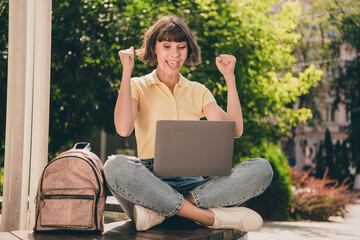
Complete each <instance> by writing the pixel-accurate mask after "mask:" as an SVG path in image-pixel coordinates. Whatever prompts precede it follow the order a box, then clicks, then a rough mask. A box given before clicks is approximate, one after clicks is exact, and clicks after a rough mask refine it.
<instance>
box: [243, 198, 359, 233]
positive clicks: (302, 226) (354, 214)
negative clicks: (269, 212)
mask: <svg viewBox="0 0 360 240" xmlns="http://www.w3.org/2000/svg"><path fill="white" fill-rule="evenodd" d="M348 211H349V214H348V216H347V217H346V219H341V218H337V219H332V220H333V221H332V222H265V223H264V226H263V227H262V228H261V229H260V230H259V231H256V232H251V233H249V236H248V239H249V240H285V239H286V240H300V239H305V240H325V239H326V240H359V239H360V202H358V204H356V205H350V206H349V207H348Z"/></svg>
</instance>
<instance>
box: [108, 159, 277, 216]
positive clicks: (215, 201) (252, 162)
mask: <svg viewBox="0 0 360 240" xmlns="http://www.w3.org/2000/svg"><path fill="white" fill-rule="evenodd" d="M151 170H152V160H139V159H138V158H136V157H130V156H125V155H112V156H110V157H109V158H108V160H107V161H106V162H105V165H104V172H105V178H106V181H107V184H108V186H109V189H110V191H111V192H112V194H113V196H114V197H115V198H116V199H117V201H118V202H119V204H120V206H121V207H122V209H123V210H124V211H125V213H126V214H127V216H128V217H129V218H131V219H133V206H134V205H135V204H136V205H141V206H144V207H146V208H149V209H152V210H155V211H157V212H160V213H161V214H163V215H165V216H168V217H171V216H174V215H176V214H177V212H178V211H179V210H180V208H181V206H182V203H183V200H184V196H186V195H187V194H191V195H192V196H193V198H194V200H195V203H196V206H197V207H199V208H205V209H208V208H214V207H224V206H227V207H230V206H239V205H241V204H242V203H244V202H246V201H247V200H249V199H250V198H253V197H255V196H258V195H260V194H261V193H263V192H264V191H265V189H266V188H267V187H268V186H269V185H270V183H271V181H272V177H273V171H272V168H271V165H270V164H269V162H268V161H266V160H265V159H261V158H252V159H249V160H247V161H245V162H243V163H240V164H238V165H237V166H235V167H234V168H233V169H232V170H231V174H230V175H229V176H216V177H209V178H206V179H204V178H202V177H173V178H169V177H166V178H159V177H157V176H155V175H154V174H153V173H152V171H151Z"/></svg>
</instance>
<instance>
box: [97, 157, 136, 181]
mask: <svg viewBox="0 0 360 240" xmlns="http://www.w3.org/2000/svg"><path fill="white" fill-rule="evenodd" d="M129 162H131V163H135V164H136V163H138V162H140V161H139V160H137V159H136V158H134V157H129V156H126V155H112V156H110V157H109V158H108V159H107V160H106V162H105V164H104V175H105V179H106V182H107V183H108V184H109V185H112V184H114V183H115V182H118V181H119V180H121V178H122V177H128V176H129V175H131V174H129V173H130V171H131V169H129Z"/></svg>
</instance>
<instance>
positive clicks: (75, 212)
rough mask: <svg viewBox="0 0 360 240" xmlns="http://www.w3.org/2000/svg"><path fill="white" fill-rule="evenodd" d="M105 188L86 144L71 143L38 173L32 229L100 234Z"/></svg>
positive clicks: (99, 167) (97, 161)
mask: <svg viewBox="0 0 360 240" xmlns="http://www.w3.org/2000/svg"><path fill="white" fill-rule="evenodd" d="M105 186H106V183H105V178H104V168H103V164H102V162H101V161H100V159H99V158H98V157H97V156H96V155H95V154H94V153H92V152H91V151H90V144H88V143H77V144H75V146H74V147H73V148H72V149H70V150H69V151H66V152H64V153H61V154H60V155H59V156H57V157H56V158H55V159H54V160H52V161H51V162H49V163H48V164H47V165H46V167H45V169H44V171H43V173H42V176H41V178H40V181H39V186H38V190H37V196H36V199H35V202H36V212H35V227H34V230H35V231H49V230H80V231H100V232H102V231H103V230H104V208H105V202H106V194H105Z"/></svg>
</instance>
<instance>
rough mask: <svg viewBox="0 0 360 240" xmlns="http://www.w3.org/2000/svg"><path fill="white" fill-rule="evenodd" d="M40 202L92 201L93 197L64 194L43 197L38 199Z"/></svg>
mask: <svg viewBox="0 0 360 240" xmlns="http://www.w3.org/2000/svg"><path fill="white" fill-rule="evenodd" d="M40 199H41V200H44V199H94V196H93V195H66V194H56V195H44V196H41V197H40Z"/></svg>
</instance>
